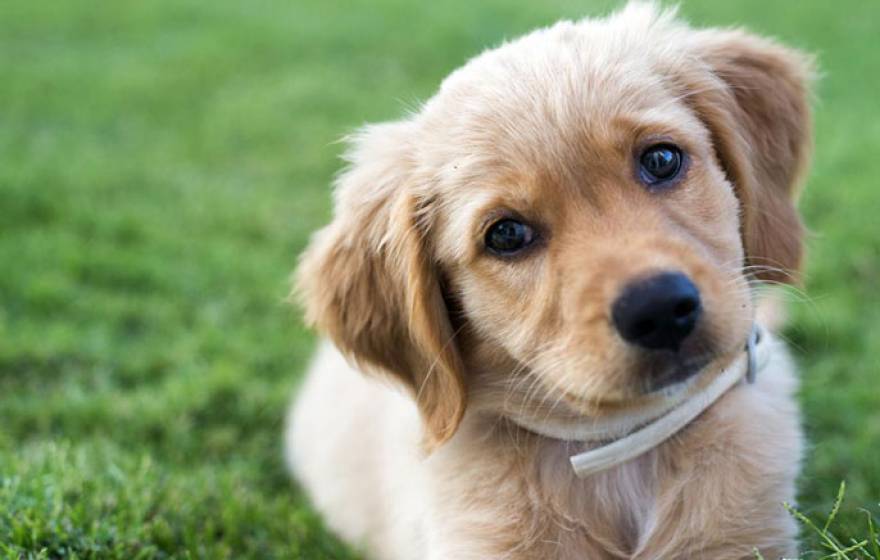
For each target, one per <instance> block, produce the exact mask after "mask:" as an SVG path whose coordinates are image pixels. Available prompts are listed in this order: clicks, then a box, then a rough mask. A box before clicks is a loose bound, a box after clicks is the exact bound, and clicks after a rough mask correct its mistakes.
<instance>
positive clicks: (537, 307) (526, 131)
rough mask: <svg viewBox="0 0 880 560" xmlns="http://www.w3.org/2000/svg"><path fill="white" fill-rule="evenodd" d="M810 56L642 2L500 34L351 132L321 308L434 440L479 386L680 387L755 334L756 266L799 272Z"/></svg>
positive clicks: (314, 314) (308, 293)
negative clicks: (422, 94) (395, 117)
mask: <svg viewBox="0 0 880 560" xmlns="http://www.w3.org/2000/svg"><path fill="white" fill-rule="evenodd" d="M808 74H809V62H808V60H807V59H806V58H805V57H803V56H802V55H800V54H799V53H797V52H794V51H792V50H789V49H786V48H784V47H782V46H780V45H778V44H776V43H773V42H770V41H767V40H763V39H759V38H757V37H753V36H751V35H747V34H745V33H742V32H739V31H718V30H704V31H695V30H692V29H690V28H688V27H686V26H684V25H683V24H680V23H678V22H676V21H675V20H674V19H673V16H672V15H671V14H668V13H666V14H664V13H660V12H658V11H657V10H656V9H654V8H653V7H651V6H650V5H642V4H633V5H630V6H629V7H627V8H626V9H624V10H623V11H622V12H620V13H618V14H615V15H613V16H611V17H610V18H607V19H603V20H585V21H582V22H579V23H560V24H557V25H556V26H554V27H552V28H549V29H545V30H540V31H537V32H535V33H532V34H531V35H528V36H526V37H524V38H522V39H519V40H518V41H515V42H513V43H508V44H505V45H503V46H501V47H500V48H498V49H495V50H493V51H489V52H487V53H484V54H482V55H481V56H479V57H477V58H475V59H474V60H472V61H470V62H469V63H468V64H467V65H466V66H464V67H463V68H462V69H460V70H458V71H457V72H455V73H454V74H452V75H451V76H450V77H449V78H448V79H447V80H446V81H445V82H444V84H443V86H442V88H441V90H440V92H439V93H438V94H437V95H436V96H435V97H434V98H432V99H431V100H430V101H429V102H428V103H427V104H426V105H425V106H424V107H423V109H422V111H421V112H420V113H419V114H417V115H415V116H413V117H412V118H410V119H409V120H406V121H402V122H396V123H390V124H384V125H378V126H372V127H367V128H366V129H364V130H363V131H362V132H361V133H360V134H359V135H357V136H356V137H355V138H354V141H353V145H354V147H353V149H352V151H351V152H350V154H349V161H350V164H351V165H350V167H349V169H348V171H347V172H345V173H344V174H343V175H342V176H341V177H340V179H339V181H338V183H337V189H336V214H335V217H334V220H333V222H332V223H331V224H330V225H329V226H327V227H326V228H325V229H324V230H322V231H321V232H319V233H318V234H317V235H316V237H315V238H314V240H313V241H312V244H311V246H310V247H309V249H308V250H307V252H306V253H305V255H304V256H303V259H302V262H301V266H300V269H299V274H298V286H299V292H300V294H301V297H302V298H303V301H304V303H305V307H306V311H307V318H308V320H309V321H310V322H311V323H313V324H314V325H316V326H317V327H318V328H319V329H320V330H322V331H323V332H325V333H326V334H327V335H329V336H330V337H331V338H332V339H333V340H334V341H335V342H336V344H337V345H338V346H339V347H340V348H341V349H342V350H343V351H345V352H346V353H348V354H349V355H350V356H352V357H353V358H355V359H356V360H358V361H359V362H361V363H362V364H363V365H365V366H367V367H368V368H369V369H374V370H379V371H383V372H386V373H387V374H390V375H391V376H393V377H395V378H397V379H399V380H400V381H402V382H403V384H404V385H405V386H406V387H408V388H409V389H410V390H411V392H412V394H413V396H414V398H415V399H416V401H417V403H418V405H419V408H420V410H421V412H422V415H423V417H424V419H425V423H426V427H427V433H428V436H429V438H430V440H431V441H432V442H434V443H440V442H442V441H445V440H446V439H448V438H449V437H450V436H451V435H452V434H453V433H454V431H455V429H456V427H457V425H458V423H459V421H460V420H461V418H462V415H463V413H464V410H465V404H466V401H467V400H468V399H470V400H471V401H472V404H474V405H477V404H479V405H480V406H483V407H494V408H495V409H497V410H502V411H506V412H508V413H510V414H513V413H514V411H515V410H520V411H521V410H525V409H527V408H530V409H531V411H532V412H534V411H535V410H540V409H542V407H545V409H546V410H547V411H548V412H549V408H553V409H554V410H555V409H557V408H558V409H560V410H565V411H568V413H574V414H589V415H594V416H601V415H602V414H606V413H612V412H616V411H620V410H621V409H623V410H626V409H631V408H633V407H638V406H642V405H643V404H644V403H647V402H652V401H657V400H658V399H661V400H662V399H664V398H667V396H668V395H669V394H670V392H671V391H674V389H675V387H678V386H683V385H686V380H687V379H688V378H689V377H690V376H691V375H692V374H694V373H695V372H697V371H699V370H700V369H701V367H702V366H704V365H705V364H707V363H708V362H709V361H711V360H713V359H715V358H717V357H723V356H725V355H727V354H730V353H732V352H735V351H738V350H739V349H740V348H741V347H742V344H743V342H744V340H745V338H746V336H747V333H748V331H749V329H750V325H751V322H752V318H753V309H752V301H751V297H750V281H761V280H766V281H773V282H790V281H793V279H794V278H795V277H796V274H797V271H798V269H799V266H800V262H801V251H802V249H801V236H802V228H801V225H800V221H799V218H798V215H797V213H796V210H795V208H794V203H793V201H794V198H795V195H796V189H797V184H798V181H799V179H800V177H801V175H802V172H803V170H804V168H805V166H806V162H807V159H808V151H809V145H810V118H809V108H808V102H807V84H806V82H807V80H808ZM499 395H502V396H503V397H502V398H499ZM514 405H515V406H514Z"/></svg>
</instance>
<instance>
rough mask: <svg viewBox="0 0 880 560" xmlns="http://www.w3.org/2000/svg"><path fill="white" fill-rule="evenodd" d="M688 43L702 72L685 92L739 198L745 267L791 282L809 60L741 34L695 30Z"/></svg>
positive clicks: (799, 229)
mask: <svg viewBox="0 0 880 560" xmlns="http://www.w3.org/2000/svg"><path fill="white" fill-rule="evenodd" d="M695 39H696V41H695V43H696V44H695V54H696V57H697V58H698V59H699V60H702V61H703V62H704V63H705V67H704V68H703V69H702V74H703V75H702V76H701V77H700V78H698V82H697V83H693V82H692V83H689V84H688V85H687V87H688V88H692V89H690V91H693V92H695V93H694V94H693V95H692V96H690V100H691V103H692V104H693V105H694V106H695V108H696V110H697V111H698V113H699V114H700V115H701V117H702V118H703V120H704V121H705V122H706V123H707V124H708V126H709V128H710V130H711V132H712V136H713V141H714V142H715V150H716V152H717V155H718V157H719V159H720V161H721V164H722V165H723V166H724V169H725V171H726V173H727V174H728V177H729V179H730V180H731V182H732V183H733V184H734V186H735V188H736V191H737V196H738V197H739V199H740V204H741V206H742V212H743V214H742V235H743V244H744V246H745V251H746V260H747V262H746V264H748V265H753V266H755V267H756V268H755V269H754V270H755V274H754V276H755V277H757V278H758V279H760V280H770V281H778V282H786V283H795V282H796V281H798V277H799V276H798V275H799V272H800V267H801V261H802V255H803V226H802V224H801V220H800V216H799V214H798V212H797V209H796V207H795V202H796V198H797V194H798V190H799V183H800V181H801V180H802V178H803V175H804V172H805V171H806V168H807V165H808V163H809V158H810V151H811V147H812V123H811V117H810V107H809V99H808V97H809V84H810V81H811V79H812V61H811V59H810V58H808V57H807V56H806V55H804V54H802V53H800V52H797V51H794V50H791V49H788V48H785V47H783V46H781V45H779V44H777V43H774V42H773V41H770V40H766V39H762V38H759V37H755V36H753V35H749V34H747V33H744V32H741V31H719V30H708V31H700V32H697V33H695ZM707 71H708V72H707Z"/></svg>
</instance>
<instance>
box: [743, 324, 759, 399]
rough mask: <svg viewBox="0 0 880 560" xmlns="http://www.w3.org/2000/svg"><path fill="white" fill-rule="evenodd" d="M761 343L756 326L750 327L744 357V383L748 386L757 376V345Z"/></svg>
mask: <svg viewBox="0 0 880 560" xmlns="http://www.w3.org/2000/svg"><path fill="white" fill-rule="evenodd" d="M760 341H761V331H760V330H759V329H758V326H757V325H754V326H752V332H750V333H749V339H748V340H747V341H746V355H747V357H748V366H747V367H746V382H748V384H749V385H752V384H754V383H755V377H756V376H757V375H758V350H757V346H758V343H759V342H760Z"/></svg>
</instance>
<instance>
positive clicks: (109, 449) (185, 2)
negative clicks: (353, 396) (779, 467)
mask: <svg viewBox="0 0 880 560" xmlns="http://www.w3.org/2000/svg"><path fill="white" fill-rule="evenodd" d="M613 5H616V3H615V2H608V1H598V2H590V1H588V0H583V1H578V2H574V1H565V0H551V1H545V2H540V3H538V2H525V1H522V2H517V3H510V2H505V1H502V0H490V1H483V2H473V1H469V0H453V1H450V2H444V3H442V4H441V3H431V4H429V3H424V4H421V3H418V4H417V3H413V2H408V1H405V0H371V1H365V0H358V1H356V2H342V1H330V2H323V1H320V0H297V1H296V2H278V1H271V2H270V1H264V0H260V1H255V2H247V3H245V2H232V1H229V0H217V1H214V2H201V1H195V0H174V1H171V0H151V1H150V2H136V1H133V0H123V1H120V2H104V3H98V2H89V1H85V0H65V1H63V2H27V3H26V2H21V1H16V0H13V1H12V2H3V3H0V553H3V554H5V556H6V557H8V558H22V557H62V556H66V557H71V558H91V557H94V558H97V557H100V558H105V557H115V558H166V557H175V558H187V557H207V558H224V557H227V558H242V557H255V558H272V557H278V558H281V557H284V558H310V559H311V558H316V559H317V558H349V557H352V558H353V556H349V555H348V553H347V552H346V551H345V550H344V548H343V547H342V546H341V545H339V544H338V543H337V542H336V541H335V540H334V539H333V538H332V537H330V536H329V535H328V534H327V533H326V532H325V531H324V530H323V529H322V527H321V524H320V521H319V520H318V518H317V517H316V516H315V515H314V514H313V513H312V512H311V511H310V510H309V508H308V506H307V505H306V503H305V501H304V499H303V498H302V496H301V494H300V493H299V492H298V491H297V490H296V488H295V487H294V486H293V485H292V484H291V483H290V482H289V480H288V477H287V475H286V474H285V472H284V468H283V464H282V459H281V454H280V441H281V429H282V422H283V415H284V409H285V405H286V403H287V400H288V398H289V395H290V392H291V391H292V389H293V388H294V386H295V384H296V380H297V377H298V376H299V374H300V373H301V372H302V370H303V368H304V365H305V363H306V361H307V359H308V356H309V353H310V350H311V347H312V345H313V342H314V339H313V336H312V335H311V334H309V333H307V332H306V331H305V330H304V329H303V327H302V325H301V323H300V320H299V317H298V314H297V312H296V311H295V310H292V309H290V308H289V307H288V306H286V305H285V304H284V303H283V299H284V297H285V295H286V292H287V276H288V274H289V272H290V270H291V269H292V268H293V266H294V263H295V259H296V255H297V254H298V253H299V251H300V250H301V249H302V248H303V246H304V244H305V243H306V239H307V236H308V233H309V232H310V231H312V230H313V229H315V228H317V227H318V226H320V225H321V224H322V223H324V222H325V221H326V220H327V219H328V216H329V203H330V197H329V189H328V185H329V183H330V181H331V177H332V175H333V173H334V172H335V171H336V170H337V169H338V168H339V166H340V163H339V161H338V159H337V156H338V154H339V151H340V150H341V146H340V145H339V144H337V143H334V142H335V141H336V140H337V139H339V138H340V137H341V136H342V135H343V134H344V133H346V132H348V131H351V130H352V129H353V128H354V127H357V126H359V125H361V124H362V123H365V122H371V121H380V120H385V119H391V118H395V117H397V116H399V115H401V114H402V113H403V112H404V110H405V107H407V106H411V105H413V104H415V103H417V102H418V101H419V100H424V99H426V98H427V97H428V96H430V95H431V93H432V92H433V91H434V90H435V89H436V87H437V85H438V83H439V81H440V80H441V79H442V78H443V77H444V76H445V75H446V74H447V73H449V72H450V71H451V70H453V69H454V68H456V67H457V66H459V65H461V64H462V63H463V62H464V61H465V60H466V59H467V58H468V57H470V56H472V55H474V54H476V53H478V52H479V51H480V50H482V49H483V48H485V47H487V46H489V45H493V44H496V43H497V42H499V41H500V40H502V39H503V38H505V37H507V38H509V37H513V36H516V35H518V34H520V33H522V32H524V31H527V30H529V29H531V28H533V27H535V26H539V25H544V24H548V23H551V22H552V21H554V20H556V19H558V18H561V17H572V18H577V17H581V16H583V15H589V14H599V13H603V12H605V11H607V10H608V9H609V8H610V7H611V6H613ZM682 11H683V13H684V14H685V15H686V16H687V17H688V18H689V19H691V20H692V21H693V22H694V23H697V24H701V25H724V26H728V25H739V24H742V25H746V26H748V27H749V28H751V29H752V30H754V31H756V32H761V33H765V34H769V35H773V36H776V37H778V38H780V39H782V40H784V41H786V42H789V43H791V44H793V45H796V46H800V47H802V48H805V49H807V50H810V51H812V52H815V53H817V54H818V56H819V60H820V64H821V67H822V69H823V71H824V77H823V79H822V81H821V82H820V84H819V87H818V90H817V94H818V95H817V98H818V103H817V106H816V132H817V135H816V136H817V143H816V156H815V165H814V167H813V173H812V176H811V179H810V181H809V183H808V188H807V191H806V193H805V195H804V197H803V200H802V208H803V211H804V213H805V215H806V218H807V222H808V223H809V225H810V227H811V228H812V230H813V231H814V235H813V237H812V239H811V241H810V261H809V268H808V274H807V286H806V287H807V292H808V294H809V299H807V300H804V299H803V298H800V297H798V296H795V297H794V299H795V300H797V301H795V302H794V314H793V316H794V320H793V322H792V325H791V327H790V328H789V329H788V331H787V333H786V335H787V337H788V338H789V339H790V340H791V342H792V344H793V347H794V349H795V353H796V356H797V359H798V361H799V362H800V364H801V365H802V368H803V380H804V382H803V391H802V402H803V405H804V409H805V412H806V425H807V429H808V432H809V437H810V441H811V447H810V452H809V456H808V459H807V463H806V468H805V473H804V476H803V478H802V480H801V483H800V488H801V504H802V509H803V510H805V511H807V512H814V511H823V510H827V508H828V507H829V505H830V504H831V502H832V501H833V499H834V494H835V491H836V488H837V485H838V483H839V481H840V480H843V479H845V480H846V481H847V483H848V488H849V490H848V505H845V506H844V518H843V522H844V529H845V530H848V528H849V527H852V526H853V524H854V523H855V522H856V521H857V519H858V515H859V513H858V512H857V511H856V508H858V507H863V508H869V509H873V510H874V511H876V510H877V505H878V504H877V502H878V500H880V388H878V385H880V377H878V369H880V366H878V362H880V358H878V357H880V296H878V285H880V235H878V234H880V222H878V218H877V215H878V212H880V188H878V176H880V153H878V151H880V118H878V109H880V105H878V97H877V96H878V91H880V52H878V50H877V48H878V38H880V3H878V2H876V1H874V0H871V1H866V0H836V1H835V2H827V1H824V0H813V1H809V2H807V1H802V2H797V3H795V2H767V1H766V0H745V1H741V2H711V3H709V2H696V1H693V2H685V4H684V5H683V7H682ZM812 544H813V543H810V542H808V543H807V548H808V549H809V548H811V547H812ZM807 556H808V557H809V556H810V554H809V552H807Z"/></svg>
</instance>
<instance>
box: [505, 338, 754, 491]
mask: <svg viewBox="0 0 880 560" xmlns="http://www.w3.org/2000/svg"><path fill="white" fill-rule="evenodd" d="M762 334H763V331H762V329H761V328H760V327H759V326H757V325H755V326H754V327H753V329H752V332H751V333H750V335H749V339H748V342H747V343H746V345H745V348H744V349H743V351H742V352H739V353H737V354H736V355H735V356H734V357H733V358H732V359H730V358H728V360H727V361H726V362H725V363H722V364H718V363H712V364H710V365H709V366H707V367H706V368H704V369H703V370H702V371H701V372H700V373H698V374H697V375H696V376H694V378H692V379H691V380H690V381H689V382H688V383H683V384H680V386H678V387H676V390H674V391H670V392H669V394H668V395H666V397H667V398H663V399H659V400H657V401H655V402H654V403H653V404H652V405H650V406H646V407H644V408H642V409H639V410H637V411H634V412H630V413H627V414H625V415H619V416H617V417H609V418H602V419H597V418H590V417H579V418H570V419H564V420H562V419H541V420H537V419H533V418H517V419H516V420H515V422H516V423H517V424H519V425H521V426H522V427H523V428H525V429H527V430H529V431H531V432H534V433H537V434H539V435H542V436H545V437H549V438H553V439H557V440H562V441H580V442H608V443H604V444H601V445H599V446H598V447H594V448H592V449H590V450H588V451H585V452H583V453H579V454H577V455H574V456H572V457H570V462H571V466H572V468H573V469H574V472H575V474H576V475H577V476H579V477H586V476H590V475H593V474H596V473H598V472H601V471H604V470H607V469H610V468H612V467H614V466H617V465H620V464H622V463H625V462H628V461H631V460H632V459H634V458H636V457H638V456H640V455H642V454H644V453H645V452H647V451H649V450H651V449H653V448H655V447H657V446H658V445H660V444H661V443H663V442H664V441H666V440H667V439H669V438H670V437H672V436H674V435H676V434H677V433H679V432H680V431H681V430H683V429H684V428H685V427H687V425H689V424H690V423H691V422H692V421H693V420H694V419H695V418H696V417H697V416H699V415H700V414H701V413H703V412H704V411H705V410H706V409H708V408H709V407H710V406H712V405H713V404H714V403H715V402H716V401H717V400H718V399H719V398H721V396H722V395H724V394H725V393H727V391H729V390H730V389H731V388H733V387H734V386H735V385H737V384H738V383H739V382H740V381H741V380H742V379H744V378H745V379H747V380H748V381H749V382H751V381H753V380H754V377H755V374H756V373H757V371H758V370H759V369H760V367H762V365H763V362H764V359H763V358H764V356H763V355H764V354H766V352H765V351H763V348H764V347H766V346H767V344H766V342H762V339H764V340H766V338H767V336H766V335H763V336H762Z"/></svg>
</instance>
